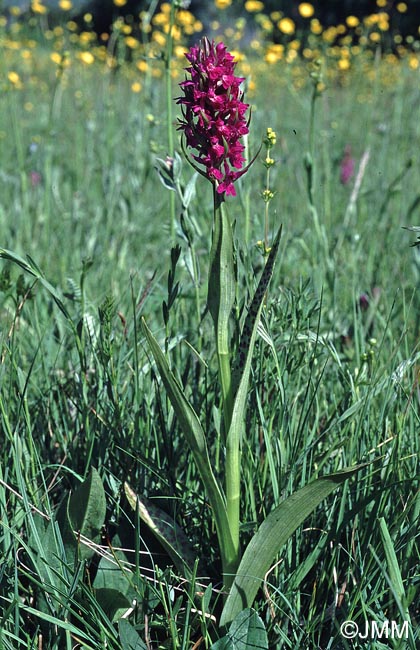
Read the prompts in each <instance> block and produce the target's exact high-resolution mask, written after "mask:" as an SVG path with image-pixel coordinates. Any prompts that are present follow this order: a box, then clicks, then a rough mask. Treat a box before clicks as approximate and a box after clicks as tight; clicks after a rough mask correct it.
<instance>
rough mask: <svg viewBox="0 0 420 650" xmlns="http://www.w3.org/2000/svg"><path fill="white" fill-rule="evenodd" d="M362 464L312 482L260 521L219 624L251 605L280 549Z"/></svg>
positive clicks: (243, 558)
mask: <svg viewBox="0 0 420 650" xmlns="http://www.w3.org/2000/svg"><path fill="white" fill-rule="evenodd" d="M361 467H365V465H358V466H355V467H352V468H349V469H345V470H343V471H341V472H337V473H336V474H330V476H325V477H322V478H318V479H316V480H315V481H312V482H311V483H309V484H308V485H305V486H304V487H303V488H301V489H300V490H298V491H297V492H295V493H294V494H292V495H291V496H290V497H288V498H287V499H285V501H283V502H282V503H280V505H279V506H277V508H275V509H274V510H273V511H272V512H271V513H270V514H269V515H268V517H266V519H265V520H264V521H263V523H262V524H261V526H260V527H259V529H258V530H257V532H256V533H255V535H254V536H253V537H252V539H251V541H250V542H249V544H248V546H247V547H246V549H245V552H244V554H243V557H242V560H241V563H240V565H239V568H238V571H237V574H236V577H235V580H234V582H233V585H232V588H231V590H230V593H229V596H228V597H227V600H226V603H225V606H224V608H223V612H222V616H221V620H220V624H221V625H222V626H223V625H229V623H230V622H231V621H233V619H234V618H235V616H237V615H238V614H239V612H240V611H241V610H243V609H245V608H246V607H250V606H251V605H252V603H253V602H254V599H255V596H256V595H257V591H258V589H259V587H260V586H261V584H262V581H263V580H264V576H265V575H266V573H267V571H268V570H269V568H270V566H271V565H272V563H273V561H274V560H275V557H276V555H277V554H278V553H279V551H280V549H281V548H282V546H283V545H284V544H285V543H286V542H287V540H288V539H289V537H290V536H291V535H293V533H294V532H295V530H296V528H297V527H298V526H300V525H301V524H302V523H303V521H304V520H305V519H306V517H308V516H309V515H310V514H311V512H312V511H313V510H315V508H316V507H317V506H318V505H319V504H320V503H321V501H323V499H325V498H326V497H327V496H328V495H329V494H330V493H331V492H333V490H335V489H336V488H337V487H338V486H339V485H340V484H341V483H343V482H344V481H346V480H347V479H348V478H350V477H351V476H353V475H354V474H355V473H356V472H358V471H359V469H360V468H361Z"/></svg>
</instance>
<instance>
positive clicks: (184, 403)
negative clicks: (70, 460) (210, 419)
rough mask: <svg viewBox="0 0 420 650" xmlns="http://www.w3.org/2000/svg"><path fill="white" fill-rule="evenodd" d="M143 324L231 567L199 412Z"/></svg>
mask: <svg viewBox="0 0 420 650" xmlns="http://www.w3.org/2000/svg"><path fill="white" fill-rule="evenodd" d="M141 325H142V330H143V333H144V335H145V337H146V340H147V342H148V344H149V347H150V350H151V352H152V354H153V357H154V360H155V362H156V366H157V368H158V370H159V374H160V377H161V379H162V382H163V385H164V386H165V389H166V393H167V395H168V397H169V400H170V402H171V404H172V407H173V409H174V411H175V414H176V417H177V419H178V422H179V424H180V427H181V429H182V431H183V433H184V436H185V438H186V440H187V443H188V445H189V447H190V449H191V452H192V454H193V457H194V462H195V464H196V466H197V469H198V471H199V472H200V476H201V479H202V481H203V483H204V486H205V488H206V491H207V496H208V499H209V501H210V505H211V507H212V509H213V517H214V521H215V524H216V531H217V537H218V540H219V544H220V549H221V552H222V561H223V563H224V566H228V565H229V564H230V562H231V560H232V558H233V557H235V549H234V546H233V542H232V536H231V532H230V524H229V520H228V517H227V512H226V500H225V496H224V494H223V492H222V490H221V488H220V486H219V484H218V482H217V480H216V477H215V475H214V473H213V469H212V466H211V462H210V458H209V453H208V448H207V442H206V437H205V435H204V431H203V428H202V426H201V424H200V420H199V419H198V416H197V414H196V412H195V411H194V409H193V407H192V406H191V404H190V403H189V401H188V400H187V398H186V397H185V395H184V391H183V389H182V386H181V385H180V384H179V382H178V381H177V379H176V377H175V376H174V374H173V373H172V371H171V369H170V368H169V365H168V361H167V359H166V357H165V355H164V354H163V352H162V350H161V349H160V346H159V344H158V342H157V341H156V339H155V337H154V336H153V334H152V333H151V331H150V330H149V328H148V327H147V325H146V322H145V320H144V319H142V322H141Z"/></svg>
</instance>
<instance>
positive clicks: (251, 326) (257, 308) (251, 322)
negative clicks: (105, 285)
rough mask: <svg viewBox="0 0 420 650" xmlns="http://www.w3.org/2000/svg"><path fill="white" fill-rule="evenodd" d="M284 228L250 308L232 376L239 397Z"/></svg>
mask: <svg viewBox="0 0 420 650" xmlns="http://www.w3.org/2000/svg"><path fill="white" fill-rule="evenodd" d="M281 232H282V226H280V228H279V229H278V231H277V235H276V237H275V239H274V242H273V245H272V247H271V250H270V253H269V256H268V259H267V262H266V264H265V267H264V270H263V272H262V274H261V278H260V281H259V283H258V286H257V289H256V291H255V293H254V296H253V298H252V301H251V304H250V305H249V308H248V313H247V316H246V319H245V323H244V326H243V328H242V332H241V338H240V341H239V346H238V354H237V358H236V362H235V367H234V370H233V376H232V385H233V386H232V387H233V394H234V395H235V397H237V394H238V392H239V390H238V389H239V386H240V385H241V383H243V386H244V388H245V394H246V391H247V386H248V378H249V372H250V368H251V359H252V353H253V350H254V344H255V337H256V333H257V327H258V323H259V320H260V315H261V309H262V305H263V300H264V296H265V292H266V291H267V287H268V285H269V283H270V280H271V278H272V276H273V271H274V263H275V261H276V258H277V253H278V250H279V246H280V238H281Z"/></svg>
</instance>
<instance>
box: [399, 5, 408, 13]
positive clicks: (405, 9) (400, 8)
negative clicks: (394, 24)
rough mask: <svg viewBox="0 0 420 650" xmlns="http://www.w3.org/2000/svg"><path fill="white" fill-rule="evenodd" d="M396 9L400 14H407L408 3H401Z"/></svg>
mask: <svg viewBox="0 0 420 650" xmlns="http://www.w3.org/2000/svg"><path fill="white" fill-rule="evenodd" d="M396 9H397V11H399V12H400V14H405V12H406V11H407V9H408V7H407V3H406V2H399V3H398V4H397V7H396Z"/></svg>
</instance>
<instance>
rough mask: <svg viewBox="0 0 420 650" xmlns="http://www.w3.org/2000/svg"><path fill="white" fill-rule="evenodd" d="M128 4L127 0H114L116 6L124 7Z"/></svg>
mask: <svg viewBox="0 0 420 650" xmlns="http://www.w3.org/2000/svg"><path fill="white" fill-rule="evenodd" d="M126 4H127V0H114V5H115V6H116V7H124V5H126Z"/></svg>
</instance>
